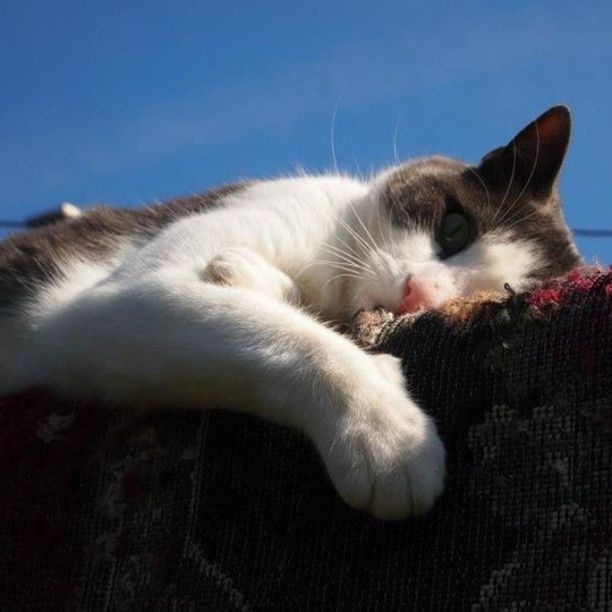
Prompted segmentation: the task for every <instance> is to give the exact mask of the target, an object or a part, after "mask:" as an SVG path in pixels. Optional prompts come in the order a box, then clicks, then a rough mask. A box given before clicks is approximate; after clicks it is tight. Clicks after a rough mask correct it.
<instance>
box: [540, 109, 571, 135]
mask: <svg viewBox="0 0 612 612" xmlns="http://www.w3.org/2000/svg"><path fill="white" fill-rule="evenodd" d="M537 121H538V122H540V121H553V122H555V123H557V124H561V125H563V126H565V127H566V128H567V129H568V130H569V129H570V128H571V125H572V112H571V111H570V109H569V107H568V106H566V105H565V104H557V105H556V106H551V107H550V108H549V109H548V110H547V111H546V112H545V113H544V114H543V115H542V116H541V117H540V118H539V119H537Z"/></svg>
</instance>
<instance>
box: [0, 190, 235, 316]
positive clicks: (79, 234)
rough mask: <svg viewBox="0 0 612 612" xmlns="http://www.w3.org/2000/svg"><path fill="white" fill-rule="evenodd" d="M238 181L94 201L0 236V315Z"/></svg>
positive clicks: (199, 207)
mask: <svg viewBox="0 0 612 612" xmlns="http://www.w3.org/2000/svg"><path fill="white" fill-rule="evenodd" d="M246 187H247V185H246V184H244V183H238V184H234V185H228V186H225V187H222V188H220V189H216V190H214V191H208V192H205V193H202V194H198V195H193V196H187V197H181V198H175V199H172V200H169V201H167V202H163V203H159V204H155V205H153V206H147V207H141V208H130V209H127V208H117V207H110V206H97V207H94V208H91V209H89V210H87V211H85V212H84V213H83V214H82V215H80V216H78V217H76V218H70V219H64V220H61V221H59V222H57V223H53V224H50V225H45V226H42V227H38V228H34V229H30V230H28V231H24V232H19V233H16V234H13V235H11V236H9V237H8V238H6V239H5V240H3V241H1V242H0V315H2V314H5V315H6V314H7V312H10V311H12V310H13V309H14V308H16V307H19V306H21V305H22V304H23V302H24V301H25V300H30V299H32V298H35V297H36V295H37V294H38V293H39V292H40V291H41V290H42V289H43V288H45V287H48V286H49V285H53V284H54V283H58V282H62V281H65V280H69V279H68V277H69V276H70V275H71V274H76V272H75V271H76V270H77V269H78V270H81V271H82V270H84V269H86V268H91V269H92V270H93V269H102V268H104V267H108V266H111V265H113V264H114V263H115V262H116V260H117V258H118V257H120V255H121V253H122V252H125V250H126V249H130V248H133V247H134V246H137V245H139V244H144V243H146V242H148V241H149V240H151V239H152V238H154V237H155V236H156V235H158V234H159V233H160V232H161V231H162V230H163V229H164V228H166V227H167V226H168V225H170V224H172V223H173V222H175V221H177V220H179V219H181V218H184V217H187V216H190V215H196V214H200V213H202V212H204V211H206V210H209V209H212V208H214V207H215V206H217V205H218V204H220V203H221V202H223V200H224V198H226V197H227V196H229V195H232V194H235V193H237V192H239V191H241V190H244V189H246Z"/></svg>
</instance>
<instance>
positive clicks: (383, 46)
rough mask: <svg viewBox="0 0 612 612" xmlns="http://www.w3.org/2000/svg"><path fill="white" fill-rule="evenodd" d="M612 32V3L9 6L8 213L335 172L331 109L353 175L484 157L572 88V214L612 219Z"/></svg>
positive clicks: (5, 40)
mask: <svg viewBox="0 0 612 612" xmlns="http://www.w3.org/2000/svg"><path fill="white" fill-rule="evenodd" d="M611 31H612V3H610V2H608V1H601V2H580V1H577V0H574V1H572V2H565V1H558V2H547V3H537V2H522V1H513V2H508V1H507V0H505V1H503V2H498V1H493V2H410V1H403V2H384V1H378V2H372V1H371V2H361V1H359V0H354V1H353V2H351V3H350V4H349V3H346V2H333V1H329V0H328V1H326V2H307V3H298V2H286V1H283V2H266V1H263V0H258V1H257V2H253V1H250V2H244V1H243V2H232V3H229V2H228V3H220V2H207V1H202V2H195V1H191V2H186V1H174V2H161V1H158V0H149V1H148V2H146V3H144V2H125V1H124V2H112V1H106V2H97V3H93V2H82V1H79V2H76V1H75V2H73V1H66V0H57V1H55V2H46V1H45V2H29V1H27V0H23V1H22V2H19V3H18V2H2V3H1V4H0V110H1V112H0V217H3V218H16V219H18V218H22V217H23V216H25V215H29V214H32V213H35V212H38V211H41V210H43V209H45V208H48V207H52V206H54V205H55V204H57V203H58V202H60V201H64V200H69V201H73V202H75V203H78V204H90V203H94V202H111V203H113V202H114V203H122V204H126V205H137V204H139V203H144V202H149V201H151V200H156V199H161V198H165V197H168V196H172V195H179V194H184V193H190V192H196V191H200V190H202V189H205V188H207V187H209V186H213V185H215V184H218V183H222V182H227V181H232V180H234V179H236V178H240V177H259V176H271V175H272V176H273V175H277V174H281V173H288V172H291V171H292V170H293V169H295V168H296V167H303V168H306V169H307V170H324V169H327V168H331V167H332V166H333V161H332V153H331V151H332V147H331V137H330V134H331V125H332V123H334V128H335V129H334V142H335V153H336V158H337V162H338V165H339V166H340V167H341V168H343V169H346V170H349V171H353V172H370V171H371V170H373V169H376V168H378V167H381V166H384V165H386V164H389V163H390V162H392V161H393V158H394V148H395V149H396V151H397V153H398V155H399V156H400V157H401V158H408V157H414V156H419V155H424V154H429V153H445V154H448V155H452V156H455V157H459V158H461V159H464V160H467V161H476V160H478V159H479V158H480V157H481V156H482V155H483V154H484V153H486V152H487V151H488V150H489V149H492V148H494V147H496V146H498V145H500V144H504V143H505V142H507V141H508V140H509V139H510V138H511V137H512V135H513V134H514V133H515V132H516V131H517V130H518V129H520V128H521V127H522V126H523V125H524V124H525V123H527V122H528V121H529V120H531V119H533V118H535V116H537V115H538V114H540V113H541V112H542V111H543V110H545V109H546V108H547V107H548V106H550V105H552V104H556V103H559V102H565V103H567V104H568V105H569V106H570V107H571V108H572V110H573V113H574V128H575V129H574V137H573V142H572V145H571V150H570V154H569V157H568V160H567V163H566V167H565V170H564V178H563V182H562V193H563V195H564V198H565V202H566V213H567V218H568V220H569V222H570V223H571V224H572V225H573V226H575V227H590V228H596V229H597V228H612V206H611V203H612V198H611V196H610V193H609V192H610V191H611V189H612V159H611V158H612V155H611V151H612V148H611V146H610V143H612V120H611V117H610V114H611V113H612V102H611V101H612V42H611V41H612V34H610V32H611ZM335 111H336V112H335ZM334 114H335V121H332V118H333V117H334ZM394 141H395V147H394ZM579 243H580V247H581V249H582V251H583V253H584V254H585V255H586V256H587V257H588V258H593V257H596V256H597V257H599V259H600V260H601V261H602V262H605V263H612V240H611V239H607V240H602V239H599V240H596V239H581V240H580V241H579Z"/></svg>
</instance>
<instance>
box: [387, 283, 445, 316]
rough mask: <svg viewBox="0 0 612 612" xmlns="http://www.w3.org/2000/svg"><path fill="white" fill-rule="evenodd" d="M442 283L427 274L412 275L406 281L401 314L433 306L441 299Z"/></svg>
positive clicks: (400, 308)
mask: <svg viewBox="0 0 612 612" xmlns="http://www.w3.org/2000/svg"><path fill="white" fill-rule="evenodd" d="M440 292H441V287H440V284H439V283H438V282H437V281H436V280H435V279H433V278H430V277H427V276H416V275H415V276H411V277H410V278H408V279H407V280H406V282H405V283H404V287H403V290H402V301H401V304H400V307H399V309H398V312H399V314H406V313H412V312H417V311H419V310H426V309H428V308H433V307H434V306H435V305H437V303H438V301H439V295H440Z"/></svg>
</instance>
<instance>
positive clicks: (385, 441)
mask: <svg viewBox="0 0 612 612" xmlns="http://www.w3.org/2000/svg"><path fill="white" fill-rule="evenodd" d="M373 361H374V367H375V369H376V370H377V371H378V372H379V373H380V375H379V376H375V375H374V373H373V377H372V380H370V381H364V385H363V387H364V388H362V389H361V390H360V391H359V392H358V393H357V394H352V395H353V398H352V401H351V404H350V405H349V407H348V409H347V410H346V411H344V413H343V414H341V415H340V416H339V417H338V418H337V420H336V423H335V427H333V430H334V435H333V437H328V438H326V439H325V442H324V443H323V444H321V443H319V444H318V446H319V449H320V450H321V453H322V455H323V458H324V460H325V463H326V465H327V468H328V471H329V474H330V476H331V479H332V481H333V483H334V485H335V487H336V489H337V490H338V493H339V494H340V496H341V497H342V498H343V499H344V500H345V501H346V502H347V503H348V504H349V505H350V506H353V507H355V508H361V509H364V510H367V511H368V512H369V513H371V514H372V515H374V516H376V517H378V518H381V519H400V518H404V517H406V516H409V515H415V514H422V513H423V512H425V511H427V510H428V509H429V508H431V506H432V505H433V503H434V501H435V500H436V498H437V497H438V496H439V495H440V493H441V492H442V488H443V485H444V476H445V464H444V456H445V452H444V446H443V445H442V442H441V441H440V438H439V437H438V433H437V431H436V427H435V425H434V423H433V421H432V419H431V418H430V417H428V416H427V415H426V414H425V413H424V412H422V411H421V409H420V408H419V407H418V406H417V405H416V404H415V403H414V401H413V400H411V399H410V397H409V396H408V394H407V392H406V391H405V388H404V383H403V376H402V375H401V371H400V370H399V366H398V360H396V359H395V358H393V357H389V356H387V355H384V356H383V355H377V356H373ZM324 438H325V436H324Z"/></svg>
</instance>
